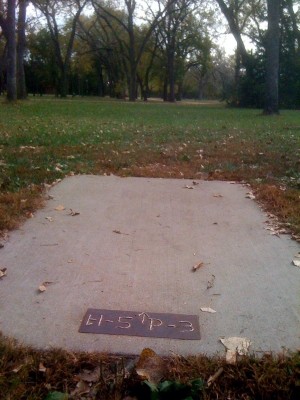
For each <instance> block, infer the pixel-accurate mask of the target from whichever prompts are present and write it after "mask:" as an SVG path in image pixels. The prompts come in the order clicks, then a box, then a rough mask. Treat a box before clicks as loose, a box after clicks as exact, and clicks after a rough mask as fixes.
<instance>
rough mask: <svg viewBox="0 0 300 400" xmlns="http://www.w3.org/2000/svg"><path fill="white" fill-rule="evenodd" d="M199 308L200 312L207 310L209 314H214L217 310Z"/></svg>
mask: <svg viewBox="0 0 300 400" xmlns="http://www.w3.org/2000/svg"><path fill="white" fill-rule="evenodd" d="M200 310H201V311H202V312H207V313H210V314H215V313H216V312H217V311H216V310H214V309H212V308H210V307H201V308H200Z"/></svg>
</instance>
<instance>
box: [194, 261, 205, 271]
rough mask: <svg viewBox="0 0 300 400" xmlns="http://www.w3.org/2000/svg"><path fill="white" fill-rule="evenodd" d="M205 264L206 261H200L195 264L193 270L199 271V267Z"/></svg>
mask: <svg viewBox="0 0 300 400" xmlns="http://www.w3.org/2000/svg"><path fill="white" fill-rule="evenodd" d="M203 265H204V262H200V263H198V264H195V265H194V266H193V268H192V271H193V272H195V271H197V269H199V268H201V267H203Z"/></svg>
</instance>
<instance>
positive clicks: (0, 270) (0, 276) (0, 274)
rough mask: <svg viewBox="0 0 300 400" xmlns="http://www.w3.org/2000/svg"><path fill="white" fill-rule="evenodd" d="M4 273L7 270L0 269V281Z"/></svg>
mask: <svg viewBox="0 0 300 400" xmlns="http://www.w3.org/2000/svg"><path fill="white" fill-rule="evenodd" d="M6 271H7V268H2V269H0V279H2V278H3V277H4V276H6Z"/></svg>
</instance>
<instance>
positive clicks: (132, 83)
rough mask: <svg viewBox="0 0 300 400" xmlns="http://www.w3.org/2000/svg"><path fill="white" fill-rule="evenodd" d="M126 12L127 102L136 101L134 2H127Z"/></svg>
mask: <svg viewBox="0 0 300 400" xmlns="http://www.w3.org/2000/svg"><path fill="white" fill-rule="evenodd" d="M126 4H127V10H128V35H129V101H135V100H136V92H137V84H136V82H137V79H136V72H137V64H136V54H135V35H134V24H133V14H134V10H135V1H127V2H126Z"/></svg>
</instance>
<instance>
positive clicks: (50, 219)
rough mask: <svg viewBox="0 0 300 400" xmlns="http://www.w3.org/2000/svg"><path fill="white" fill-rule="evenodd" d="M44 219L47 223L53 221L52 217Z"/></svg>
mask: <svg viewBox="0 0 300 400" xmlns="http://www.w3.org/2000/svg"><path fill="white" fill-rule="evenodd" d="M45 219H46V220H47V221H49V222H53V221H54V219H53V218H52V217H45Z"/></svg>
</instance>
